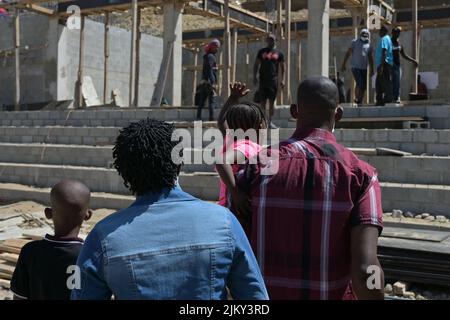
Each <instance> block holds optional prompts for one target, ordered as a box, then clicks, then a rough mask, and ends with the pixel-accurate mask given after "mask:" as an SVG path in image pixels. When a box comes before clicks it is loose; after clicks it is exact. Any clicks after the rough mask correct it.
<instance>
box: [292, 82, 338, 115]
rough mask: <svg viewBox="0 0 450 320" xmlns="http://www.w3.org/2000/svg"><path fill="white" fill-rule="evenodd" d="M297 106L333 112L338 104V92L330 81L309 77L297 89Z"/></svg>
mask: <svg viewBox="0 0 450 320" xmlns="http://www.w3.org/2000/svg"><path fill="white" fill-rule="evenodd" d="M297 97H298V105H299V106H301V107H303V108H306V109H311V108H313V109H315V110H334V109H336V107H337V106H338V104H339V90H338V88H337V86H336V84H335V83H334V82H333V81H331V79H329V78H327V77H323V76H315V77H310V78H308V79H306V80H304V81H303V82H302V83H301V84H300V85H299V87H298V92H297Z"/></svg>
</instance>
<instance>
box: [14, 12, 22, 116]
mask: <svg viewBox="0 0 450 320" xmlns="http://www.w3.org/2000/svg"><path fill="white" fill-rule="evenodd" d="M14 11H15V14H14V46H15V50H14V58H15V96H14V110H16V111H19V110H20V95H21V94H20V10H19V9H18V8H16V9H15V10H14Z"/></svg>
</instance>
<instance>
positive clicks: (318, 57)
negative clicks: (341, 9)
mask: <svg viewBox="0 0 450 320" xmlns="http://www.w3.org/2000/svg"><path fill="white" fill-rule="evenodd" d="M329 19H330V0H308V53H307V61H308V77H311V76H319V75H322V76H327V77H328V73H329V55H330V53H329V34H330V20H329Z"/></svg>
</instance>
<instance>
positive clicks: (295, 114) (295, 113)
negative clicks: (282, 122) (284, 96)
mask: <svg viewBox="0 0 450 320" xmlns="http://www.w3.org/2000/svg"><path fill="white" fill-rule="evenodd" d="M290 111H291V116H292V118H294V119H298V107H297V105H296V104H291V108H290Z"/></svg>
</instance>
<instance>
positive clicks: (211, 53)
mask: <svg viewBox="0 0 450 320" xmlns="http://www.w3.org/2000/svg"><path fill="white" fill-rule="evenodd" d="M219 47H220V42H219V40H217V39H214V40H213V41H211V42H210V43H209V44H208V45H207V46H206V47H205V54H204V55H203V71H202V82H201V84H200V86H199V88H198V90H199V93H200V99H198V100H199V101H198V104H197V120H202V109H203V107H204V106H205V103H206V100H208V104H209V105H208V106H209V121H213V120H214V107H215V104H216V96H217V83H218V79H217V70H218V67H217V61H216V53H217V51H218V50H219Z"/></svg>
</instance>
